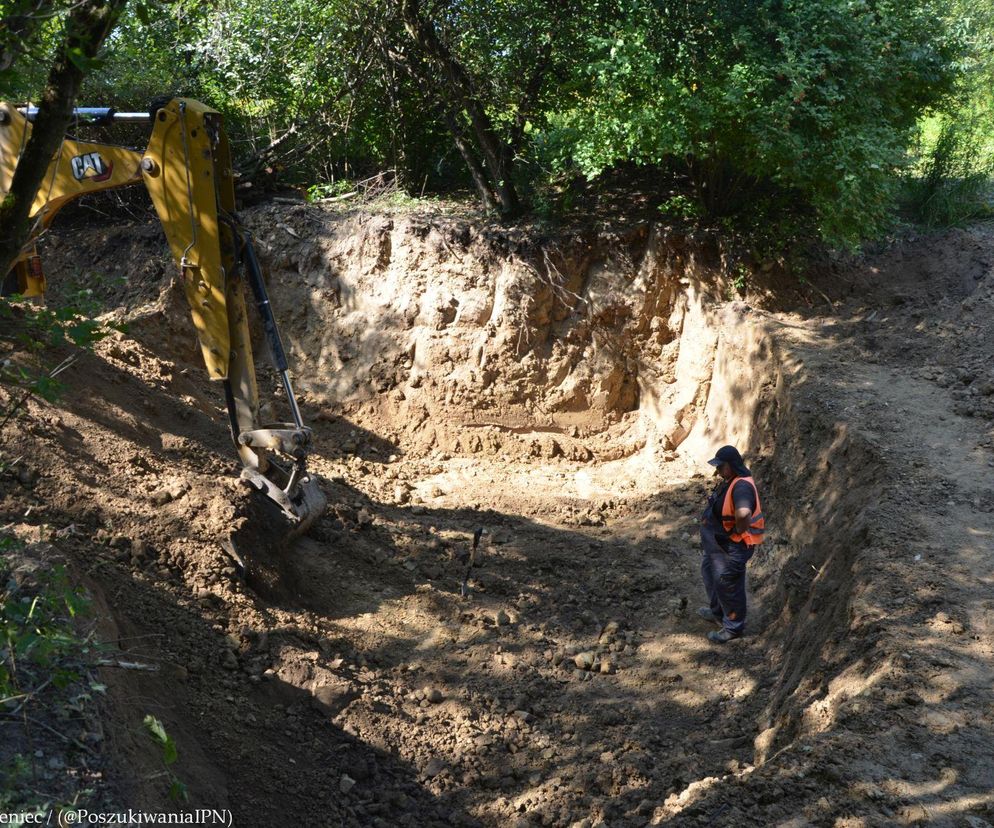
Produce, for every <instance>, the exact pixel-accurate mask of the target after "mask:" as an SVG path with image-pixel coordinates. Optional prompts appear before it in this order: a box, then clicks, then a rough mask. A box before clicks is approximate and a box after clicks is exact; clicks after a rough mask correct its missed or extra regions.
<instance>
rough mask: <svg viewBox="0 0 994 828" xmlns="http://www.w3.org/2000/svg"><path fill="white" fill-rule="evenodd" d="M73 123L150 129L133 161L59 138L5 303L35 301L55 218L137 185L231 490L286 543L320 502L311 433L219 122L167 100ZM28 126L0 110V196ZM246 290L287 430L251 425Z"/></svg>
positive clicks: (204, 111) (252, 378)
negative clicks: (244, 495)
mask: <svg viewBox="0 0 994 828" xmlns="http://www.w3.org/2000/svg"><path fill="white" fill-rule="evenodd" d="M78 112H79V113H80V116H81V117H89V118H90V119H92V120H95V121H96V122H103V123H109V122H113V121H115V120H123V121H139V120H145V121H151V124H152V133H151V138H150V140H149V143H148V148H147V149H146V150H145V152H144V153H139V152H136V151H134V150H131V149H128V148H126V147H119V146H114V145H112V144H100V143H87V142H82V141H76V140H73V139H72V138H68V137H67V138H66V139H65V140H64V141H63V143H62V145H61V147H60V149H59V151H58V152H57V153H56V155H55V157H54V158H53V159H52V162H51V164H50V165H49V169H48V172H47V173H46V176H45V180H44V182H43V184H42V187H41V188H40V189H39V192H38V195H37V197H36V199H35V201H34V203H33V205H32V211H31V216H32V220H33V222H34V224H33V232H32V236H31V241H29V243H28V245H27V247H26V249H25V250H24V251H23V253H22V255H21V257H20V258H19V259H18V261H17V262H16V263H15V266H14V268H13V269H12V270H11V273H10V274H8V276H7V279H6V281H5V282H4V289H5V292H8V293H11V292H16V293H19V294H21V295H24V296H41V295H43V294H44V291H45V277H44V272H43V269H42V267H41V260H40V258H39V257H38V255H37V251H36V248H35V245H34V240H35V239H37V237H38V235H39V234H40V233H41V232H43V231H44V230H45V229H46V228H47V227H48V226H49V224H50V223H51V221H52V219H53V218H54V217H55V214H56V213H57V212H58V210H59V209H60V208H61V207H63V206H64V205H65V204H67V203H69V202H70V201H72V200H73V199H75V198H78V197H79V196H81V195H84V194H86V193H92V192H97V191H99V190H106V189H112V188H116V187H124V186H129V185H132V184H140V183H144V185H145V187H146V189H147V190H148V192H149V195H150V196H151V199H152V204H153V205H154V206H155V210H156V213H157V214H158V216H159V219H160V221H161V222H162V227H163V229H164V231H165V234H166V239H167V240H168V242H169V247H170V250H171V251H172V254H173V258H174V259H175V260H176V263H177V265H178V266H179V269H180V274H181V278H182V280H183V289H184V292H185V294H186V299H187V302H188V303H189V306H190V312H191V315H192V317H193V325H194V328H195V329H196V332H197V337H198V339H199V342H200V349H201V353H202V354H203V358H204V363H205V365H206V366H207V374H208V376H209V377H210V378H211V379H212V380H217V381H219V382H221V383H223V385H224V392H225V399H226V402H227V408H228V417H229V425H230V428H231V434H232V438H233V440H234V442H235V447H236V449H237V451H238V454H239V457H240V459H241V461H242V466H243V470H242V475H241V476H242V480H244V481H245V482H246V483H247V484H249V485H250V486H252V487H253V488H255V489H257V490H259V491H261V492H262V493H263V494H264V495H265V496H266V497H267V498H269V500H271V501H272V502H274V503H275V504H277V505H278V506H279V507H280V509H281V510H282V511H283V513H284V514H285V515H286V517H287V518H288V519H289V521H290V522H291V523H292V524H293V528H294V530H295V533H296V532H298V531H304V530H305V529H306V528H307V526H309V525H310V524H311V523H312V522H313V521H314V520H316V519H317V518H318V517H320V516H321V514H322V513H323V511H324V509H325V506H326V500H325V497H324V494H323V493H322V492H321V490H320V488H319V486H318V483H317V480H316V479H315V478H314V476H313V475H312V474H311V473H310V472H308V470H307V455H308V450H309V447H310V442H311V430H310V429H309V428H307V427H306V426H305V425H304V423H303V419H302V417H301V414H300V408H299V406H298V405H297V400H296V397H295V396H294V393H293V387H292V385H291V383H290V374H289V364H288V362H287V358H286V353H285V351H284V348H283V343H282V340H281V339H280V334H279V329H278V327H277V324H276V319H275V317H274V315H273V311H272V307H271V306H270V304H269V297H268V295H267V292H266V283H265V279H264V276H263V272H262V268H261V266H260V264H259V260H258V258H257V256H256V254H255V249H254V246H253V242H252V237H251V234H250V233H248V231H247V230H246V229H245V228H244V227H243V226H242V224H241V223H240V221H239V220H238V217H237V215H236V213H235V196H234V181H233V174H232V167H231V157H230V153H229V148H228V140H227V137H226V136H225V133H224V129H223V125H222V121H221V116H220V113H218V112H216V111H215V110H213V109H211V108H210V107H207V106H205V105H204V104H202V103H199V102H197V101H194V100H190V99H186V98H174V99H172V100H170V101H169V102H168V103H165V104H164V105H162V106H160V107H158V108H156V109H155V111H154V112H152V113H149V114H145V113H115V112H114V111H113V110H103V109H81V110H78ZM33 115H34V113H33V111H32V110H31V109H27V108H25V109H18V108H17V107H15V106H12V105H10V104H7V103H0V197H2V196H3V195H4V194H6V193H7V192H8V191H9V189H10V182H11V179H12V178H13V175H14V170H15V169H16V166H17V160H18V158H19V156H20V153H21V151H22V150H23V147H24V145H25V143H26V141H27V138H28V136H29V135H30V130H31V120H32V119H33ZM246 283H248V286H249V288H250V290H251V295H252V298H253V300H254V304H255V307H256V309H257V310H258V313H259V316H260V318H261V320H262V327H263V330H264V332H265V336H266V340H267V344H268V350H269V351H270V354H271V357H272V360H273V365H274V368H275V370H276V373H277V375H278V376H279V379H280V383H281V385H282V387H283V391H284V393H285V395H286V401H287V405H288V406H289V409H290V419H291V420H292V422H289V423H278V424H263V423H261V422H260V420H259V390H258V383H257V381H256V374H255V362H254V358H253V353H252V343H251V338H250V333H249V321H248V315H247V306H246V291H245V284H246Z"/></svg>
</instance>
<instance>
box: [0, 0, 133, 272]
mask: <svg viewBox="0 0 994 828" xmlns="http://www.w3.org/2000/svg"><path fill="white" fill-rule="evenodd" d="M126 2H127V0H82V2H80V3H79V4H78V5H75V6H73V8H72V10H71V11H70V12H69V17H68V19H67V20H66V30H65V36H64V38H63V41H62V43H61V44H60V46H59V48H58V52H57V54H56V56H55V60H54V62H53V63H52V68H51V69H50V70H49V74H48V81H47V82H46V84H45V89H44V91H43V92H42V96H41V102H40V103H39V105H38V114H37V116H36V118H35V121H34V125H33V128H32V130H31V137H30V138H28V141H27V144H26V145H25V147H24V152H23V154H22V155H21V158H20V160H19V161H18V164H17V169H15V170H14V177H13V179H12V181H11V185H10V192H9V193H7V195H6V196H5V197H4V199H3V201H2V202H0V275H2V274H6V273H7V272H8V271H9V270H10V268H11V267H12V266H13V264H14V262H15V261H16V259H17V257H18V255H20V252H21V248H22V247H23V246H24V243H25V242H26V241H27V240H28V236H29V235H30V229H31V228H30V222H29V214H30V212H31V204H32V202H33V201H34V199H35V195H36V194H37V192H38V188H39V187H40V186H41V183H42V180H43V179H44V177H45V172H46V171H47V170H48V165H49V163H50V162H51V160H52V157H53V156H54V155H55V153H56V151H57V150H58V148H59V145H60V144H61V143H62V139H63V137H64V136H65V133H66V129H67V128H68V127H69V123H70V121H71V120H72V110H73V106H74V105H75V103H76V95H77V94H78V92H79V87H80V84H81V83H82V82H83V76H84V74H85V67H86V65H87V63H88V62H89V61H90V60H92V59H93V58H94V57H96V55H97V53H98V52H99V51H100V47H101V45H103V42H104V40H105V39H106V37H107V35H109V34H110V32H111V30H112V29H113V28H114V24H115V23H116V22H117V18H118V16H119V15H120V13H121V11H122V9H123V8H124V6H125V4H126Z"/></svg>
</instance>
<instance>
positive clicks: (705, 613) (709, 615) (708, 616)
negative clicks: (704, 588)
mask: <svg viewBox="0 0 994 828" xmlns="http://www.w3.org/2000/svg"><path fill="white" fill-rule="evenodd" d="M697 614H698V615H699V616H701V618H703V619H704V620H705V621H710V622H711V623H712V624H721V619H720V618H719V617H718V616H717V615H715V614H714V613H713V612H711V608H710V607H700V608H698V610H697Z"/></svg>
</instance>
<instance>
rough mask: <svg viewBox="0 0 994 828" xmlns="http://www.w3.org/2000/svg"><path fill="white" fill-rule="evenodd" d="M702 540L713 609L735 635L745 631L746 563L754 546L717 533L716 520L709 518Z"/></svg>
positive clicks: (703, 526) (704, 571) (706, 586)
mask: <svg viewBox="0 0 994 828" xmlns="http://www.w3.org/2000/svg"><path fill="white" fill-rule="evenodd" d="M719 531H720V530H719ZM701 544H702V546H703V550H702V557H701V575H703V576H704V589H705V590H707V594H708V599H709V600H710V602H711V612H713V613H714V614H715V617H717V618H720V619H721V622H722V624H723V625H724V627H725V629H726V630H728V632H730V633H731V634H732V635H736V636H738V635H742V631H743V630H744V629H745V620H746V564H747V563H748V562H749V559H750V558H751V557H752V553H753V547H751V546H748V545H747V544H744V543H736V542H735V541H732V540H727V539H726V538H725V537H723V536H719V537H716V536H715V527H714V523H713V521H712V520H709V519H708V518H705V519H704V521H703V522H702V523H701Z"/></svg>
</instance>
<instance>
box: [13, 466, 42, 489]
mask: <svg viewBox="0 0 994 828" xmlns="http://www.w3.org/2000/svg"><path fill="white" fill-rule="evenodd" d="M38 477H39V474H38V470H37V469H33V468H31V467H30V466H18V467H17V482H18V483H20V484H21V485H22V486H34V484H35V483H37V482H38Z"/></svg>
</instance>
